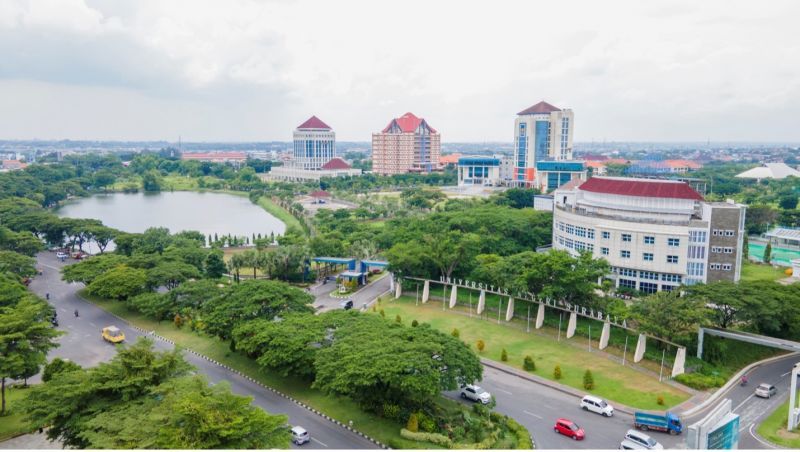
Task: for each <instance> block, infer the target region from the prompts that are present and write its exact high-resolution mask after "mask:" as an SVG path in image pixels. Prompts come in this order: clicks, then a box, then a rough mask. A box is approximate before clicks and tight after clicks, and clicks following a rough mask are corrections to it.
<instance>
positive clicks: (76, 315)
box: [75, 309, 78, 317]
mask: <svg viewBox="0 0 800 452" xmlns="http://www.w3.org/2000/svg"><path fill="white" fill-rule="evenodd" d="M75 317H78V310H77V309H76V310H75Z"/></svg>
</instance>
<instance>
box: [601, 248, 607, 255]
mask: <svg viewBox="0 0 800 452" xmlns="http://www.w3.org/2000/svg"><path fill="white" fill-rule="evenodd" d="M600 254H602V255H603V256H608V248H605V247H604V248H600Z"/></svg>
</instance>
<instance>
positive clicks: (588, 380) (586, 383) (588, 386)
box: [583, 369, 594, 391]
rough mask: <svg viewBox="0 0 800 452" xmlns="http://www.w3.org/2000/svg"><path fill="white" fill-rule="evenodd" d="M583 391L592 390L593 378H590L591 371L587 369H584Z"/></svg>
mask: <svg viewBox="0 0 800 452" xmlns="http://www.w3.org/2000/svg"><path fill="white" fill-rule="evenodd" d="M583 389H586V390H587V391H591V390H592V389H594V377H593V376H592V371H591V370H589V369H586V372H585V373H584V374H583Z"/></svg>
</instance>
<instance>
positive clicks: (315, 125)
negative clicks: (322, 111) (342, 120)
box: [297, 116, 331, 130]
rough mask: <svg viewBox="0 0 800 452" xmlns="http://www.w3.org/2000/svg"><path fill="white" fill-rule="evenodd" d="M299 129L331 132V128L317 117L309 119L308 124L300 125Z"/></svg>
mask: <svg viewBox="0 0 800 452" xmlns="http://www.w3.org/2000/svg"><path fill="white" fill-rule="evenodd" d="M297 128H298V129H325V130H331V126H329V125H327V124H325V123H324V122H322V120H321V119H319V118H317V117H316V116H312V117H310V118H308V120H307V121H306V122H304V123H302V124H300V125H299V126H297Z"/></svg>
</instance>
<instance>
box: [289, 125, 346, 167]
mask: <svg viewBox="0 0 800 452" xmlns="http://www.w3.org/2000/svg"><path fill="white" fill-rule="evenodd" d="M335 155H336V134H335V133H334V132H333V129H331V128H330V126H329V125H327V124H325V123H324V122H322V120H320V119H319V118H317V117H316V116H312V117H310V118H308V121H306V122H304V123H302V124H300V125H299V126H298V127H297V129H296V130H295V131H294V162H293V164H294V166H295V167H297V168H298V169H303V170H318V169H320V168H322V166H323V165H325V164H326V163H328V162H330V161H331V159H333V157H335Z"/></svg>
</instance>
